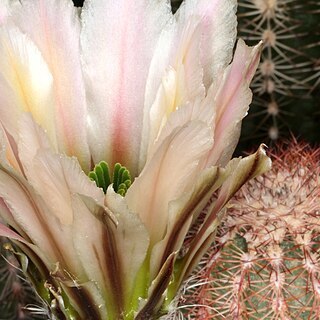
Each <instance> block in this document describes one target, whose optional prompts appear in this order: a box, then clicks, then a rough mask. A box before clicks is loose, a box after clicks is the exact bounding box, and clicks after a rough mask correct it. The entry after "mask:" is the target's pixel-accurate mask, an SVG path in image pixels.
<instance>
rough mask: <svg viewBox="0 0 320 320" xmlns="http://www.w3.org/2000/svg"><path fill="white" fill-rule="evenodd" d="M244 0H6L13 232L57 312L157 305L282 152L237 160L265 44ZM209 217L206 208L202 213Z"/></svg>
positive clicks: (0, 108)
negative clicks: (234, 202) (241, 36)
mask: <svg viewBox="0 0 320 320" xmlns="http://www.w3.org/2000/svg"><path fill="white" fill-rule="evenodd" d="M235 11H236V1H235V0H186V1H185V2H184V3H183V4H182V6H181V7H180V9H179V10H178V11H177V13H176V14H174V15H173V14H172V12H171V7H170V4H169V1H167V0H161V1H151V0H118V1H113V0H112V1H111V0H86V1H85V3H84V6H83V8H82V9H81V10H79V9H76V8H74V6H73V4H72V2H71V0H50V1H48V0H21V1H16V0H12V1H6V0H1V4H0V57H1V59H0V148H1V149H0V215H1V217H2V218H3V220H4V221H5V224H2V225H0V235H2V236H5V237H9V238H11V239H12V240H13V241H14V243H15V246H16V247H17V249H15V250H19V251H17V253H19V257H20V258H21V259H22V258H23V261H22V262H23V266H24V267H23V269H24V271H25V272H26V273H27V275H28V277H29V279H30V281H32V282H33V285H34V286H35V288H36V290H37V292H38V293H39V295H40V297H41V298H42V299H43V301H44V302H45V303H46V304H47V307H48V310H49V313H50V317H51V318H53V319H59V320H62V319H86V320H87V319H93V320H98V319H110V320H118V319H128V320H130V319H141V320H142V319H155V318H157V317H159V316H160V315H161V314H163V313H165V312H166V311H167V310H168V308H170V306H171V303H172V301H173V299H174V297H175V295H176V293H177V292H178V290H179V287H180V285H181V283H182V282H183V281H184V280H185V279H186V277H187V276H188V275H189V274H190V272H191V271H192V270H193V268H194V267H195V266H196V265H197V263H198V261H199V259H200V258H201V256H202V255H203V253H204V252H205V251H206V249H207V248H208V246H209V245H210V243H211V242H212V241H213V239H214V234H215V230H216V227H217V225H218V223H219V220H220V219H221V216H222V213H223V208H224V206H225V204H226V203H227V202H228V200H229V199H230V198H231V197H232V196H233V194H234V193H235V192H236V191H237V190H238V189H239V188H240V187H241V186H242V184H243V183H244V182H245V181H247V180H248V179H250V178H252V177H254V176H256V175H258V174H260V173H262V172H264V171H265V170H267V169H268V168H269V167H270V160H269V158H267V156H266V154H265V151H264V149H263V146H261V147H260V148H259V149H258V151H257V152H256V153H255V154H253V155H251V156H248V157H246V158H243V159H241V158H238V159H233V160H231V161H230V159H231V156H232V153H233V150H234V148H235V146H236V143H237V141H238V138H239V132H240V126H241V120H242V118H243V117H244V116H245V114H246V112H247V109H248V106H249V104H250V101H251V91H250V89H249V84H250V81H251V79H252V77H253V75H254V72H255V69H256V67H257V64H258V61H259V55H260V48H261V44H258V45H257V46H255V47H247V46H246V45H245V44H244V42H243V41H242V40H239V41H238V43H237V45H236V49H235V53H234V56H233V58H232V54H233V48H234V45H235V37H236V15H235ZM199 219H200V220H201V221H202V223H199Z"/></svg>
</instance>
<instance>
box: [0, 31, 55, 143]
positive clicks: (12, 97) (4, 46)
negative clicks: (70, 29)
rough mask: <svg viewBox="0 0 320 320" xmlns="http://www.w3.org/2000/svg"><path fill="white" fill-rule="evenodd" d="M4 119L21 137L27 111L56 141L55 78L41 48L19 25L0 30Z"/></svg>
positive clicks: (0, 98) (0, 116)
mask: <svg viewBox="0 0 320 320" xmlns="http://www.w3.org/2000/svg"><path fill="white" fill-rule="evenodd" d="M0 56H1V60H0V90H1V92H3V93H5V94H2V95H1V96H0V120H1V122H2V125H3V126H4V128H5V129H6V130H7V131H8V133H9V134H10V135H12V136H13V138H14V139H17V135H18V127H17V124H18V122H19V118H20V116H21V114H22V113H23V112H30V113H32V115H33V117H34V119H35V120H36V121H37V122H38V123H39V124H40V125H41V126H42V127H43V128H44V129H45V130H46V131H47V132H48V135H49V136H50V140H51V142H52V143H53V145H55V143H56V133H55V126H54V113H53V106H54V97H53V79H52V75H51V73H50V71H49V69H48V66H47V64H46V63H45V61H44V60H43V58H42V55H41V53H40V51H39V50H38V48H37V47H36V46H35V45H34V43H33V42H32V41H30V40H29V39H28V38H27V36H26V35H24V34H23V33H22V32H21V31H19V30H18V29H16V28H13V27H8V28H2V29H1V30H0Z"/></svg>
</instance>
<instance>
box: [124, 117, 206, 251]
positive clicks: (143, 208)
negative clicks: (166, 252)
mask: <svg viewBox="0 0 320 320" xmlns="http://www.w3.org/2000/svg"><path fill="white" fill-rule="evenodd" d="M211 145H212V138H211V130H210V128H208V127H207V125H205V124H204V123H202V122H199V121H194V122H190V123H189V124H187V125H186V126H184V127H178V128H176V130H174V131H173V132H172V133H171V134H170V135H169V136H168V137H167V138H166V139H164V141H163V142H162V143H161V144H159V146H158V148H157V151H156V152H155V153H154V155H153V157H152V159H150V161H148V163H147V164H146V166H145V167H144V169H143V171H142V172H141V174H140V176H139V177H138V178H136V179H135V181H134V182H133V184H132V186H131V187H130V188H129V190H128V192H127V194H126V197H125V198H126V200H127V203H128V207H129V209H130V211H133V212H135V213H137V214H138V215H139V216H140V218H141V220H142V221H143V223H144V224H145V225H146V227H147V230H148V231H149V233H150V237H151V245H152V246H153V245H154V244H155V243H156V242H158V241H160V240H161V239H162V238H163V237H164V235H165V230H166V228H167V222H168V218H169V217H168V205H169V202H170V201H172V200H175V199H177V198H179V197H180V196H181V195H182V194H183V192H185V190H187V189H188V187H190V184H193V182H194V178H195V177H196V176H197V174H198V173H199V168H198V166H199V163H200V161H201V160H202V158H203V157H204V156H205V155H206V153H207V152H208V150H209V149H210V148H211Z"/></svg>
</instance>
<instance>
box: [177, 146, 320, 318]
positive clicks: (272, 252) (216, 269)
mask: <svg viewBox="0 0 320 320" xmlns="http://www.w3.org/2000/svg"><path fill="white" fill-rule="evenodd" d="M273 158H274V162H273V169H272V170H271V171H269V172H268V173H266V174H265V175H264V176H262V177H259V178H257V179H255V180H254V181H251V182H249V183H247V184H246V185H245V186H244V187H243V188H242V189H241V190H240V191H239V192H238V194H237V195H236V197H235V198H234V200H233V201H232V202H231V203H230V206H229V209H228V214H227V216H226V219H225V220H224V221H223V223H222V225H221V227H220V229H219V231H218V235H217V241H216V243H215V245H214V246H213V247H212V248H211V251H210V252H209V253H208V255H207V257H206V258H205V259H204V260H203V261H202V265H201V266H200V267H199V271H198V273H197V274H195V275H194V276H193V277H192V278H191V279H190V280H189V282H188V283H186V285H185V288H184V290H183V292H182V295H181V298H180V302H179V307H178V309H177V310H175V311H173V312H172V319H230V320H255V319H261V320H262V319H266V320H267V319H268V320H269V319H273V320H276V319H279V320H280V319H281V320H290V319H302V320H303V319H310V320H312V319H313V320H316V319H320V149H312V148H310V147H309V146H308V145H307V144H297V143H295V142H293V143H291V146H290V147H289V146H287V148H285V147H282V148H280V150H278V151H277V152H275V153H274V155H273Z"/></svg>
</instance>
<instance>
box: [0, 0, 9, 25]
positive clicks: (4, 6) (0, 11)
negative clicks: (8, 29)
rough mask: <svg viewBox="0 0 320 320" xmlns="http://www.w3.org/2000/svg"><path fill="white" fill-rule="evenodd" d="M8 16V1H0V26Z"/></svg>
mask: <svg viewBox="0 0 320 320" xmlns="http://www.w3.org/2000/svg"><path fill="white" fill-rule="evenodd" d="M8 15H9V0H2V1H0V26H1V25H3V24H5V23H6V21H7V18H8Z"/></svg>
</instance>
